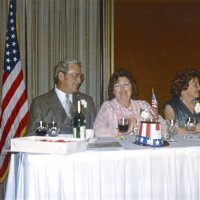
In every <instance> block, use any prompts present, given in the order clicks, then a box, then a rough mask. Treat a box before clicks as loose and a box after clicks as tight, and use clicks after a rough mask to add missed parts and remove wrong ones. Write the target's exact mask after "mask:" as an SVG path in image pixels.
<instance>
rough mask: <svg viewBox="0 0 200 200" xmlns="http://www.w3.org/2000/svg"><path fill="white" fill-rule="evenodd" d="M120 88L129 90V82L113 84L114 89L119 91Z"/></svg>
mask: <svg viewBox="0 0 200 200" xmlns="http://www.w3.org/2000/svg"><path fill="white" fill-rule="evenodd" d="M122 87H123V88H124V89H125V90H128V89H129V88H131V83H130V82H123V83H115V84H114V89H117V90H121V89H122Z"/></svg>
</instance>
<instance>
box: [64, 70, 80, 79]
mask: <svg viewBox="0 0 200 200" xmlns="http://www.w3.org/2000/svg"><path fill="white" fill-rule="evenodd" d="M65 74H69V75H70V76H72V77H73V78H74V79H81V80H83V79H84V74H78V73H74V74H71V73H69V72H66V73H65Z"/></svg>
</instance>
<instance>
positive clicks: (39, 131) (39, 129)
mask: <svg viewBox="0 0 200 200" xmlns="http://www.w3.org/2000/svg"><path fill="white" fill-rule="evenodd" d="M35 133H36V135H38V136H45V135H46V134H47V124H46V123H44V122H43V121H40V122H39V123H37V124H36V129H35Z"/></svg>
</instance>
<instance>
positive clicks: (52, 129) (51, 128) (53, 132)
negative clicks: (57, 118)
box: [48, 121, 59, 137]
mask: <svg viewBox="0 0 200 200" xmlns="http://www.w3.org/2000/svg"><path fill="white" fill-rule="evenodd" d="M58 133H59V128H58V126H57V123H56V122H54V121H53V122H51V123H48V135H49V136H51V137H55V136H57V135H58Z"/></svg>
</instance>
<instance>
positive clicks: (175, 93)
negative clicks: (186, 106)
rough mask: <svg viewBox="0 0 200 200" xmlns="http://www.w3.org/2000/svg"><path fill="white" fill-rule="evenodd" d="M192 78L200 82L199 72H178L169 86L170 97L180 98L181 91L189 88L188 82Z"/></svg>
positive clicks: (193, 70)
mask: <svg viewBox="0 0 200 200" xmlns="http://www.w3.org/2000/svg"><path fill="white" fill-rule="evenodd" d="M193 78H198V80H199V81H200V71H198V70H196V69H184V70H183V71H180V72H178V73H177V74H176V75H175V77H174V79H173V81H172V86H171V95H172V97H174V98H176V97H180V96H181V92H182V91H183V90H187V88H188V86H189V82H190V80H192V79H193Z"/></svg>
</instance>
